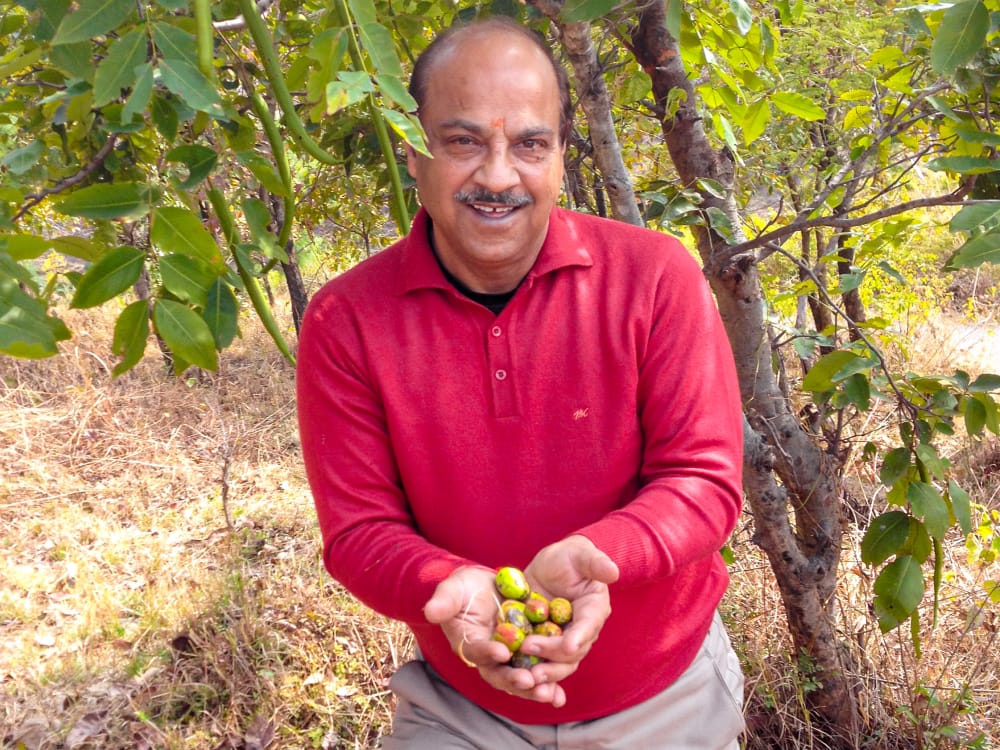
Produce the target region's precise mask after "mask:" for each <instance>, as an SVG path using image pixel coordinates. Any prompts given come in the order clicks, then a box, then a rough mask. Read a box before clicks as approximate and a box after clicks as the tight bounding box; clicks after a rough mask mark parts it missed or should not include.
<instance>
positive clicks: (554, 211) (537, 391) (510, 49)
mask: <svg viewBox="0 0 1000 750" xmlns="http://www.w3.org/2000/svg"><path fill="white" fill-rule="evenodd" d="M410 88H411V91H412V93H413V95H414V98H415V99H416V100H417V102H418V104H419V107H420V109H419V115H420V119H421V122H422V123H423V126H424V129H425V131H426V133H427V137H428V145H429V149H430V151H431V153H432V155H433V157H432V158H428V157H425V156H423V155H420V154H418V153H416V152H414V151H413V150H409V151H408V166H409V171H410V174H411V175H412V176H413V177H414V179H415V180H416V183H417V188H418V191H419V194H420V201H421V203H422V206H423V207H422V209H421V211H420V212H419V213H418V215H417V216H416V218H415V220H414V223H413V226H412V228H411V231H410V233H409V235H408V236H407V237H406V238H404V239H403V240H401V241H400V242H398V243H396V244H395V245H393V246H392V247H390V248H388V249H386V250H384V251H383V252H381V253H379V254H378V255H376V256H375V257H373V258H371V259H370V260H368V261H365V262H364V263H361V264H360V265H358V266H357V267H356V268H354V269H352V270H351V271H349V272H347V273H345V274H343V275H342V276H340V277H338V278H337V279H335V280H333V281H331V282H329V283H328V284H327V285H326V286H325V287H324V288H323V289H322V290H320V292H318V293H317V294H316V296H315V298H314V299H313V301H312V302H311V304H310V307H309V310H308V313H307V316H306V321H305V324H304V326H303V331H302V337H301V342H300V348H299V356H298V361H299V368H298V375H297V379H298V380H297V389H298V394H297V395H298V405H299V423H300V430H301V435H302V446H303V457H304V461H305V465H306V469H307V472H308V475H309V480H310V484H311V487H312V490H313V496H314V499H315V505H316V510H317V514H318V517H319V522H320V527H321V530H322V533H323V558H324V562H325V563H326V566H327V569H328V570H329V571H330V573H331V575H333V576H334V577H335V578H336V579H337V580H339V581H340V582H341V583H343V584H344V586H346V587H347V588H348V589H349V590H350V591H351V592H352V593H354V594H355V595H356V596H357V597H358V598H359V599H361V600H362V601H363V602H365V603H366V604H368V605H369V606H371V607H373V608H374V609H376V610H378V611H379V612H382V613H383V614H385V615H387V616H389V617H393V618H396V619H399V620H402V621H404V622H406V623H407V625H408V626H409V627H410V628H411V629H412V630H413V632H414V635H415V637H416V641H417V645H418V649H419V651H418V653H417V655H416V657H417V658H415V659H414V660H413V661H412V662H410V663H408V664H406V665H404V666H403V667H402V668H401V669H400V670H399V671H398V672H397V674H396V675H395V676H394V677H393V680H392V683H391V688H392V690H393V692H394V693H395V696H396V714H395V719H394V723H393V732H392V736H391V737H387V738H385V740H384V743H383V748H389V749H393V748H395V749H399V748H417V749H418V750H420V749H423V748H427V749H428V750H430V749H431V748H433V749H434V750H441V749H443V748H489V749H490V750H505V749H506V748H512V749H514V748H524V749H527V748H540V747H545V748H549V747H551V748H622V749H625V748H627V749H628V750H635V749H637V748H639V749H641V748H668V749H669V748H676V749H677V750H680V749H681V748H690V749H692V750H694V749H695V748H705V749H715V748H720V749H721V748H726V749H727V750H728V748H733V747H736V746H737V745H736V738H737V736H738V735H739V733H740V731H741V730H742V726H743V721H742V713H741V700H742V685H743V679H742V675H741V673H740V668H739V662H738V660H737V659H736V657H735V655H734V654H733V651H732V648H731V647H730V644H729V641H728V638H727V637H726V634H725V631H724V630H723V627H722V624H721V621H720V620H719V617H718V615H717V613H716V608H717V605H718V603H719V601H720V599H721V597H722V594H723V592H724V590H725V588H726V585H727V582H728V578H727V574H726V570H725V565H724V564H723V562H722V560H721V557H720V555H719V554H718V550H719V548H720V547H721V546H722V545H723V544H724V543H725V541H726V539H727V538H728V535H729V533H730V532H731V531H732V529H733V527H734V525H735V523H736V520H737V518H738V516H739V512H740V507H741V499H742V495H741V486H740V467H741V464H742V453H741V447H742V446H741V418H740V404H739V396H738V389H737V386H736V380H735V373H734V368H733V363H732V357H731V354H730V351H729V348H728V344H727V340H726V337H725V334H724V331H723V329H722V327H721V324H720V321H719V317H718V314H717V312H716V310H715V307H714V305H713V304H712V300H711V297H710V295H709V293H708V289H707V285H706V283H705V281H704V278H703V277H702V275H701V272H700V269H699V268H698V267H697V265H696V264H695V263H694V261H693V260H692V258H691V256H690V255H689V254H688V253H687V252H686V251H685V250H684V249H683V247H681V246H680V244H679V243H678V242H677V241H676V240H674V239H672V238H670V237H667V236H665V235H661V234H659V233H655V232H652V231H648V230H645V229H639V228H636V227H632V226H628V225H624V224H619V223H615V222H612V221H608V220H604V219H598V218H595V217H591V216H585V215H582V214H578V213H574V212H570V211H567V210H565V209H562V208H560V207H558V206H557V203H558V199H559V193H560V188H561V184H562V177H563V156H564V152H565V143H566V135H567V133H568V129H569V127H570V117H571V108H570V106H569V94H568V89H567V87H566V84H565V75H564V73H563V72H562V71H561V69H560V68H559V66H558V65H557V64H556V63H555V61H554V60H553V58H552V56H551V53H550V52H549V50H548V49H547V48H546V46H545V45H544V43H543V42H542V41H541V40H540V38H538V37H536V36H535V35H534V34H533V33H532V32H530V31H528V30H526V29H524V28H523V27H520V26H517V25H515V24H513V23H511V22H508V21H505V20H498V19H493V20H489V21H485V22H480V23H477V24H473V25H470V26H465V27H460V28H455V29H452V30H450V31H449V32H446V33H445V34H444V35H442V36H441V37H439V38H438V39H437V40H435V42H434V43H433V44H432V45H431V46H430V47H429V48H428V49H427V50H426V51H425V52H424V54H423V55H422V56H421V57H420V59H419V60H418V62H417V65H416V67H415V69H414V73H413V79H412V81H411V87H410ZM503 565H513V566H517V567H521V568H523V569H524V570H525V573H526V575H527V577H528V579H529V582H530V583H531V585H532V588H533V589H535V590H538V591H540V592H542V593H543V594H545V595H547V596H550V597H551V596H562V597H566V598H568V599H570V600H571V601H572V602H573V606H574V618H573V621H572V623H571V624H570V625H569V626H568V627H567V628H566V630H565V631H564V633H563V634H562V635H561V636H557V637H543V636H528V637H527V638H526V639H525V641H524V645H523V646H522V651H524V652H525V653H528V654H532V655H534V656H537V657H539V658H540V659H541V661H540V663H538V664H536V665H534V666H532V667H531V668H530V669H527V668H514V667H512V666H510V665H509V664H508V663H507V662H508V661H509V652H508V651H507V648H506V646H504V645H503V644H501V643H498V642H495V641H493V640H492V638H491V636H492V632H493V627H494V625H495V623H496V617H497V602H496V599H495V597H494V595H493V577H494V572H495V570H496V568H498V567H499V566H503Z"/></svg>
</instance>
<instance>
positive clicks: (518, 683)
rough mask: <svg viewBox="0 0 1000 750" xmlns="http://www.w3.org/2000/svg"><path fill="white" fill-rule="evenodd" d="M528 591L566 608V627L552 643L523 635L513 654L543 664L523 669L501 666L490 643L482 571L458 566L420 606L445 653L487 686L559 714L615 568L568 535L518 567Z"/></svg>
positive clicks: (488, 577) (490, 590)
mask: <svg viewBox="0 0 1000 750" xmlns="http://www.w3.org/2000/svg"><path fill="white" fill-rule="evenodd" d="M525 575H526V576H527V578H528V581H529V582H530V583H531V586H532V590H537V591H538V592H539V593H541V594H543V595H544V596H546V597H548V598H552V597H555V596H562V597H565V598H567V599H569V600H570V601H571V602H572V603H573V621H572V623H571V624H570V625H568V626H567V628H566V632H565V633H564V634H563V635H562V636H558V637H554V638H553V637H545V636H528V637H527V638H526V639H525V641H524V645H523V646H522V647H521V650H522V651H524V652H525V653H528V654H532V655H534V656H540V657H543V658H544V659H546V660H547V661H545V662H542V663H540V664H536V665H535V666H534V667H532V668H531V669H530V670H528V669H514V668H512V667H510V666H508V665H507V663H506V662H507V661H508V660H509V658H510V652H509V651H508V650H507V647H506V646H504V645H503V644H501V643H497V642H496V641H494V640H493V629H494V627H495V626H496V616H497V599H496V595H495V594H494V573H493V571H492V570H489V569H488V568H477V567H465V568H459V569H458V570H456V571H455V572H454V573H452V574H451V575H450V576H449V577H448V578H446V579H445V580H443V581H442V582H441V583H440V584H438V587H437V589H435V591H434V595H433V596H432V597H431V599H430V601H428V602H427V604H426V605H425V606H424V614H425V616H426V617H427V620H428V622H432V623H437V624H440V625H441V628H442V629H443V631H444V634H445V636H446V637H447V638H448V641H449V642H450V643H451V646H452V649H453V650H454V651H455V653H456V654H458V655H459V656H460V657H464V659H465V660H466V661H468V662H471V663H473V664H474V665H475V666H476V667H477V668H478V669H479V673H480V675H482V677H483V679H484V680H486V681H487V682H488V683H489V684H491V685H492V686H493V687H495V688H497V689H498V690H504V691H506V692H508V693H510V694H512V695H519V696H521V697H522V698H527V699H530V700H536V701H539V702H541V703H551V704H552V705H553V706H554V707H556V708H559V707H561V706H563V705H565V703H566V693H565V691H564V690H563V688H562V686H560V685H559V682H560V681H561V680H563V679H565V678H566V677H568V676H569V675H571V674H573V672H575V671H576V669H577V667H578V666H579V664H580V660H581V659H583V657H584V656H586V655H587V652H589V651H590V648H591V646H592V645H593V644H594V641H596V640H597V636H598V634H599V633H600V632H601V628H602V627H603V626H604V622H605V620H607V619H608V615H610V614H611V604H610V600H609V598H608V584H609V583H613V582H614V581H616V580H617V579H618V568H617V566H616V565H615V564H614V562H612V561H611V558H609V557H608V556H607V555H605V554H604V553H603V552H601V551H600V550H599V549H597V547H595V546H594V544H593V543H592V542H591V541H590V540H589V539H587V538H586V537H583V536H570V537H567V538H566V539H564V540H562V541H560V542H556V543H555V544H551V545H549V546H548V547H545V548H544V549H543V550H541V551H540V552H539V553H538V554H537V555H536V556H535V559H534V560H532V561H531V563H530V564H529V565H528V567H527V568H526V569H525Z"/></svg>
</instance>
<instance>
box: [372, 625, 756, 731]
mask: <svg viewBox="0 0 1000 750" xmlns="http://www.w3.org/2000/svg"><path fill="white" fill-rule="evenodd" d="M389 687H390V688H391V689H392V691H393V693H395V694H396V699H397V707H396V713H395V716H394V717H393V730H392V735H391V736H389V737H386V738H385V739H384V740H383V743H382V748H383V750H473V749H475V750H738V749H739V741H738V737H739V735H740V734H741V733H742V731H743V729H744V723H743V673H742V672H741V670H740V663H739V659H738V658H737V656H736V654H735V653H734V652H733V649H732V645H731V644H730V642H729V637H728V636H727V635H726V631H725V628H724V627H723V625H722V620H721V619H720V618H719V615H718V613H716V615H715V620H714V622H713V623H712V627H711V629H710V630H709V633H708V636H707V637H706V638H705V643H704V644H703V645H702V647H701V651H700V652H699V653H698V656H697V657H696V658H695V660H694V662H693V663H692V664H691V666H690V667H688V669H687V671H685V672H684V674H682V675H681V676H680V678H678V680H677V681H676V682H675V683H674V684H672V685H671V686H670V687H668V688H667V689H666V690H664V691H663V692H662V693H660V694H658V695H655V696H653V697H652V698H650V699H649V700H647V701H644V702H643V703H640V704H638V705H636V706H632V707H631V708H628V709H625V710H624V711H620V712H618V713H616V714H611V715H609V716H605V717H602V718H599V719H593V720H590V721H580V722H572V723H566V724H518V723H516V722H513V721H510V720H508V719H505V718H504V717H502V716H498V715H496V714H493V713H490V712H489V711H484V710H483V709H481V708H479V706H477V705H475V704H474V703H472V702H471V701H469V700H466V699H465V698H464V697H462V696H461V695H460V694H459V693H457V692H456V691H455V690H453V689H452V688H451V687H450V686H449V685H448V684H447V683H446V682H444V680H442V679H441V678H440V677H439V676H438V675H437V673H436V672H434V670H433V669H431V668H430V667H429V666H428V665H427V664H426V663H425V662H423V661H421V660H417V661H412V662H409V663H407V664H405V665H403V667H402V668H400V669H399V671H398V672H396V674H395V675H394V676H393V678H392V680H391V681H390V683H389Z"/></svg>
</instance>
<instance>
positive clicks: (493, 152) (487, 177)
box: [476, 143, 521, 193]
mask: <svg viewBox="0 0 1000 750" xmlns="http://www.w3.org/2000/svg"><path fill="white" fill-rule="evenodd" d="M476 178H477V181H478V182H479V185H480V186H481V187H483V188H486V189H487V190H490V191H492V192H494V193H502V192H503V191H504V190H509V189H510V188H512V187H515V186H516V185H518V184H519V183H520V182H521V177H520V175H519V174H518V172H517V168H516V165H515V164H514V160H513V154H511V151H510V147H509V146H508V145H507V144H506V143H498V144H492V145H491V146H490V148H489V150H488V151H487V153H486V158H485V159H484V160H483V163H482V164H480V165H479V169H478V170H477V172H476Z"/></svg>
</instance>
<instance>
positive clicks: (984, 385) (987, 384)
mask: <svg viewBox="0 0 1000 750" xmlns="http://www.w3.org/2000/svg"><path fill="white" fill-rule="evenodd" d="M969 390H970V391H972V392H973V393H986V392H988V391H997V390H1000V375H994V374H993V373H989V372H986V373H983V374H982V375H980V376H979V377H978V378H976V379H975V380H973V381H972V383H970V384H969Z"/></svg>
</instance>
